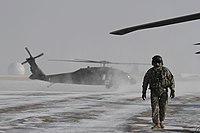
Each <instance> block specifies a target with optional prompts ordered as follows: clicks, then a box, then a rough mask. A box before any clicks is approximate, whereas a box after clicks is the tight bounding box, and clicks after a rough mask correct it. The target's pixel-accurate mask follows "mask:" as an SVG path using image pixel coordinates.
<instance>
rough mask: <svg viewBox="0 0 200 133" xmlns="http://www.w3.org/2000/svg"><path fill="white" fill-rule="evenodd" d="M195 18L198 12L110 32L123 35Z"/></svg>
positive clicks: (197, 16) (198, 17)
mask: <svg viewBox="0 0 200 133" xmlns="http://www.w3.org/2000/svg"><path fill="white" fill-rule="evenodd" d="M197 19H200V13H196V14H191V15H186V16H181V17H176V18H171V19H166V20H161V21H157V22H152V23H147V24H142V25H137V26H133V27H128V28H124V29H120V30H117V31H113V32H110V34H113V35H124V34H127V33H130V32H133V31H137V30H142V29H148V28H154V27H161V26H166V25H172V24H176V23H182V22H187V21H193V20H197Z"/></svg>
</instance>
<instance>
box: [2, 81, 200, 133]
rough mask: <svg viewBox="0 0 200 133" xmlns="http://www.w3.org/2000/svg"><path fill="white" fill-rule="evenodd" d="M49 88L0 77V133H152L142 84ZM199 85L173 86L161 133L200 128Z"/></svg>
mask: <svg viewBox="0 0 200 133" xmlns="http://www.w3.org/2000/svg"><path fill="white" fill-rule="evenodd" d="M49 86H50V84H49V83H47V82H42V81H37V80H35V81H33V80H24V79H21V80H9V78H6V79H2V78H1V79H0V132H6V133H47V132H48V133H55V132H56V133H86V132H87V133H102V132H106V133H128V132H153V131H151V129H150V128H151V126H152V122H151V113H150V109H151V108H150V99H149V96H148V99H147V100H146V101H143V100H142V99H141V81H139V82H138V83H137V84H136V85H133V86H121V87H120V88H118V89H116V88H111V89H106V88H105V87H103V86H85V85H69V84H53V85H51V86H50V87H49ZM199 86H200V80H190V81H185V80H184V81H177V82H176V96H177V97H176V98H175V99H172V100H171V99H169V107H168V111H167V117H166V120H165V125H166V130H164V131H166V132H194V131H195V130H196V128H198V127H199V126H200V90H199ZM147 95H149V92H148V94H147ZM162 132H163V131H162Z"/></svg>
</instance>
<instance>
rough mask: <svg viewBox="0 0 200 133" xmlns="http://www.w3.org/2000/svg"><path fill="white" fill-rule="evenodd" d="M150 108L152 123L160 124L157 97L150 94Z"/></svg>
mask: <svg viewBox="0 0 200 133" xmlns="http://www.w3.org/2000/svg"><path fill="white" fill-rule="evenodd" d="M151 108H152V121H153V123H160V117H159V112H160V111H159V97H158V96H156V95H155V94H153V93H151Z"/></svg>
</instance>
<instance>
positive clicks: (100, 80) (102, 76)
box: [22, 48, 150, 88]
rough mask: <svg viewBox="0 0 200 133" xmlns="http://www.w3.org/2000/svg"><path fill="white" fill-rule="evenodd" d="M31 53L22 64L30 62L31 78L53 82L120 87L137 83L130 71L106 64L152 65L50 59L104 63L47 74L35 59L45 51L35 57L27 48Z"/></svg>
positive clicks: (76, 60)
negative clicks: (72, 70) (100, 65)
mask: <svg viewBox="0 0 200 133" xmlns="http://www.w3.org/2000/svg"><path fill="white" fill-rule="evenodd" d="M25 49H26V51H27V52H28V54H29V56H30V57H29V58H27V59H26V61H24V62H22V64H25V63H29V65H30V70H31V72H32V74H31V75H30V76H29V78H30V79H37V80H43V81H48V82H51V83H67V84H82V85H105V87H106V88H110V87H112V86H113V87H118V86H120V85H133V84H135V83H136V80H135V79H134V78H133V77H132V76H131V75H130V74H128V73H126V72H124V71H122V70H119V69H116V68H112V67H106V66H105V65H106V64H126V65H133V64H137V65H150V64H146V63H117V62H109V61H92V60H83V59H75V60H55V59H50V61H70V62H82V63H100V64H103V66H102V67H86V68H80V69H79V70H77V71H74V72H70V73H60V74H53V75H46V74H44V72H42V70H41V69H40V68H39V67H38V65H37V64H36V62H35V59H36V58H38V57H40V56H42V55H44V54H43V53H41V54H39V55H38V56H36V57H33V56H32V55H31V53H30V51H29V50H28V48H25Z"/></svg>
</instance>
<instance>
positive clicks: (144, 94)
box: [142, 92, 147, 100]
mask: <svg viewBox="0 0 200 133" xmlns="http://www.w3.org/2000/svg"><path fill="white" fill-rule="evenodd" d="M146 97H147V96H146V92H142V99H143V100H145V99H146Z"/></svg>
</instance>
